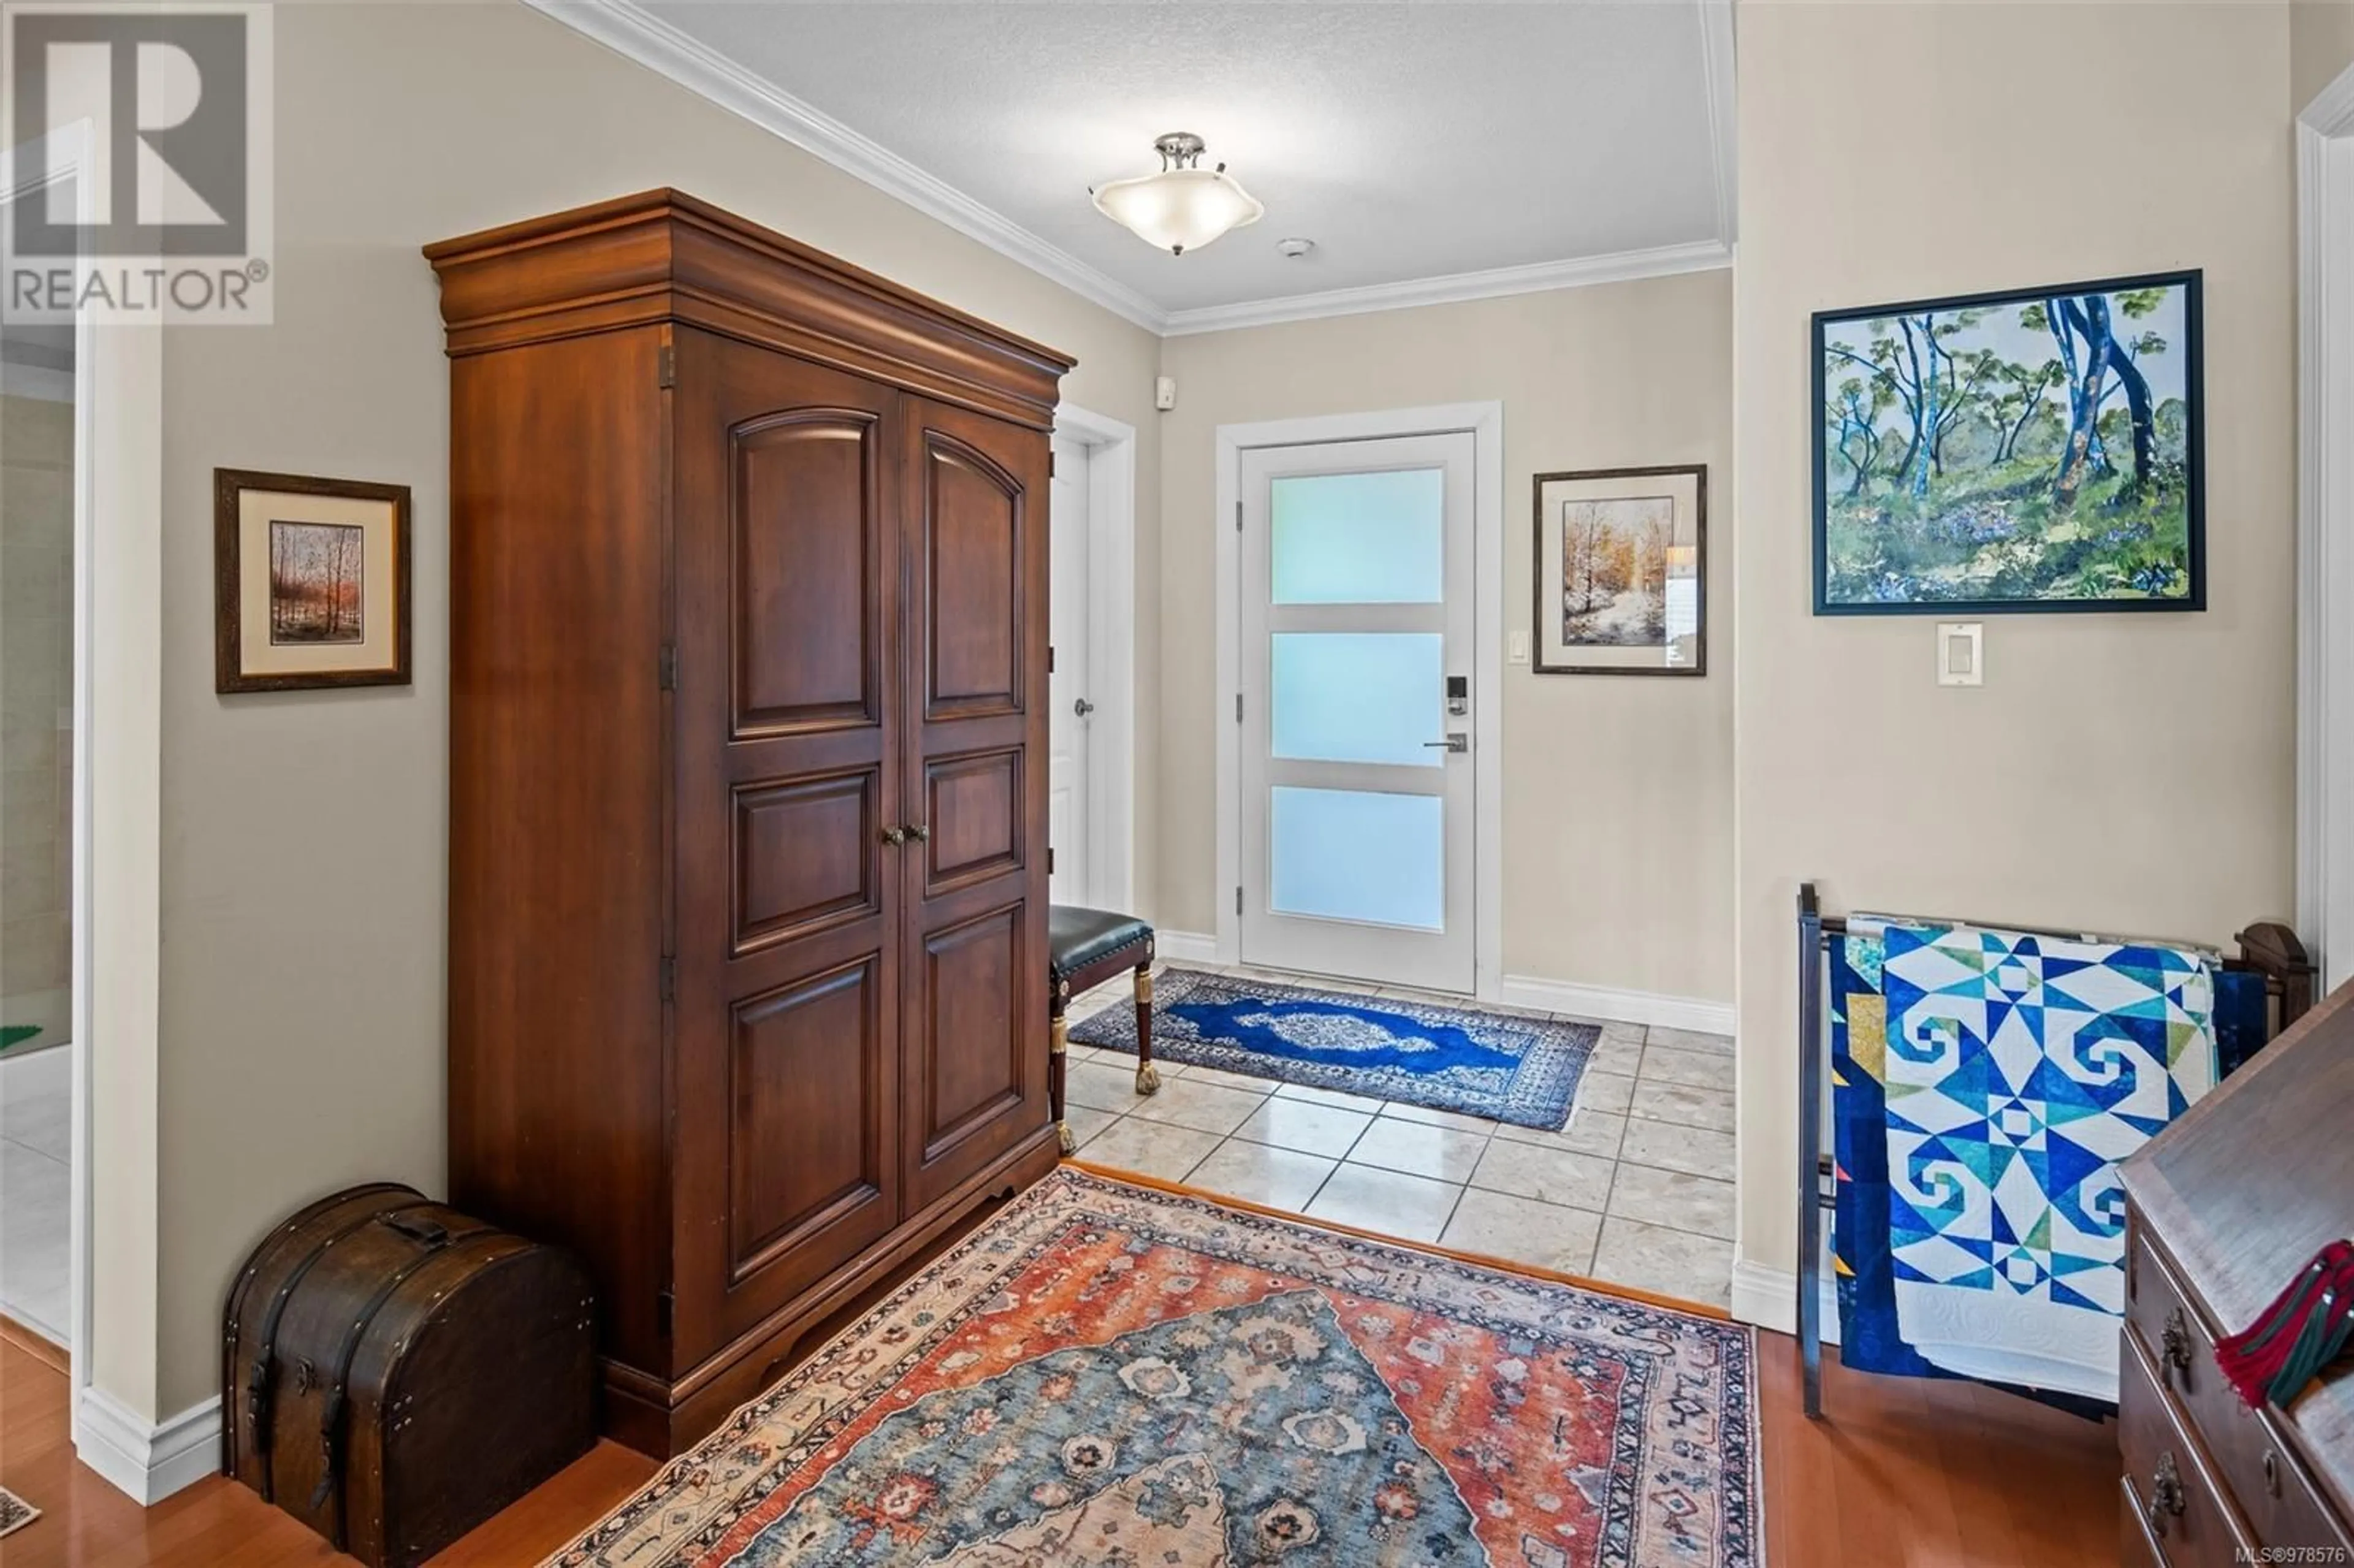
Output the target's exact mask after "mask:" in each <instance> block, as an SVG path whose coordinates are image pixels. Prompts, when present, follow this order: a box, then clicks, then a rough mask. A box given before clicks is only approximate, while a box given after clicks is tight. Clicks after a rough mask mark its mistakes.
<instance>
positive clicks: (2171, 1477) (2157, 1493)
mask: <svg viewBox="0 0 2354 1568" xmlns="http://www.w3.org/2000/svg"><path fill="white" fill-rule="evenodd" d="M2183 1501H2184V1499H2183V1495H2182V1476H2181V1472H2179V1471H2178V1470H2177V1469H2176V1468H2175V1467H2174V1455H2173V1454H2172V1453H2171V1452H2168V1453H2164V1454H2160V1455H2159V1456H2158V1468H2156V1469H2155V1470H2153V1471H2151V1472H2150V1477H2149V1501H2147V1503H2144V1504H2143V1505H2142V1510H2141V1511H2142V1517H2143V1518H2145V1519H2147V1520H2149V1530H2150V1533H2151V1534H2152V1535H2164V1534H2165V1533H2166V1521H2167V1520H2168V1519H2180V1518H2181V1517H2182V1504H2183Z"/></svg>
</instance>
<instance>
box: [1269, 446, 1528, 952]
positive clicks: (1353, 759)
mask: <svg viewBox="0 0 2354 1568" xmlns="http://www.w3.org/2000/svg"><path fill="white" fill-rule="evenodd" d="M1471 455H1472V438H1471V436H1470V434H1469V432H1458V433H1454V434H1448V435H1434V436H1405V437H1396V438H1392V439H1388V440H1362V441H1336V442H1331V443H1325V444H1320V445H1311V446H1290V447H1265V448H1255V449H1252V450H1246V451H1245V452H1244V453H1243V454H1242V462H1241V471H1240V478H1241V485H1242V520H1241V521H1242V565H1243V569H1242V574H1241V584H1242V595H1243V603H1242V618H1241V624H1242V630H1243V648H1242V660H1241V670H1242V692H1241V694H1240V695H1241V706H1240V712H1239V718H1240V725H1241V730H1242V736H1243V744H1242V747H1241V756H1242V802H1241V806H1242V810H1241V819H1242V886H1241V888H1240V890H1239V891H1240V897H1241V904H1242V912H1241V916H1242V918H1241V932H1242V959H1243V961H1244V962H1246V963H1250V964H1259V965H1265V966H1267V967H1270V968H1276V969H1300V970H1305V971H1307V972H1310V973H1312V974H1324V975H1337V976H1345V977H1350V978H1353V979H1358V980H1381V981H1392V982H1395V983H1398V984H1402V985H1412V986H1419V987H1424V988H1426V989H1429V990H1434V991H1466V992H1468V991H1470V990H1471V989H1472V985H1473V979H1474V976H1473V945H1472V906H1473V902H1474V899H1473V889H1474V867H1473V859H1472V855H1473V851H1472V844H1473V834H1472V810H1473V800H1474V798H1475V792H1474V789H1473V784H1472V780H1473V772H1472V770H1473V768H1476V767H1478V766H1479V758H1477V757H1476V756H1474V755H1473V754H1472V753H1471V751H1470V749H1469V747H1470V736H1471V717H1470V714H1471V707H1470V705H1471V704H1472V703H1473V702H1476V701H1482V700H1488V701H1492V700H1494V699H1493V697H1492V695H1490V694H1482V693H1478V692H1473V691H1472V690H1471V689H1470V684H1469V678H1470V674H1471V664H1472V560H1471V556H1472V549H1471V546H1472V467H1471Z"/></svg>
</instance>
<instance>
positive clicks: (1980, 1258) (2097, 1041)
mask: <svg viewBox="0 0 2354 1568" xmlns="http://www.w3.org/2000/svg"><path fill="white" fill-rule="evenodd" d="M1882 991H1883V995H1884V997H1885V1003H1886V1019H1887V1024H1886V1032H1885V1033H1886V1044H1885V1051H1886V1055H1885V1058H1884V1063H1883V1065H1884V1071H1885V1081H1886V1096H1887V1107H1886V1110H1887V1128H1888V1180H1889V1232H1890V1234H1889V1247H1890V1252H1891V1254H1892V1255H1893V1262H1894V1266H1895V1276H1896V1307H1897V1319H1898V1323H1899V1326H1900V1328H1901V1330H1902V1331H1903V1339H1904V1340H1905V1342H1906V1343H1908V1344H1910V1345H1913V1346H1914V1347H1915V1348H1917V1349H1918V1350H1919V1351H1920V1352H1921V1353H1922V1354H1923V1355H1924V1356H1925V1357H1926V1358H1927V1359H1929V1360H1930V1361H1933V1362H1935V1363H1936V1364H1937V1365H1939V1366H1943V1367H1945V1368H1946V1369H1947V1370H1949V1371H1953V1372H1961V1373H1964V1374H1965V1375H1967V1376H1972V1377H1985V1378H1989V1379H1993V1380H1995V1381H1999V1382H2012V1383H2026V1384H2029V1385H2031V1386H2035V1387H2046V1388H2058V1389H2062V1390H2065V1391H2067V1392H2071V1393H2082V1394H2086V1395H2089V1396H2092V1397H2095V1398H2115V1392H2116V1356H2117V1334H2116V1319H2117V1317H2118V1316H2119V1315H2120V1314H2121V1313H2122V1311H2123V1308H2124V1295H2125V1192H2124V1189H2123V1187H2122V1185H2121V1184H2120V1183H2119V1181H2118V1180H2117V1173H2116V1167H2117V1162H2118V1161H2120V1160H2124V1159H2125V1158H2126V1157H2127V1156H2128V1155H2130V1154H2132V1153H2133V1152H2134V1151H2135V1150H2138V1149H2139V1148H2140V1147H2141V1146H2142V1145H2143V1144H2144V1143H2146V1142H2147V1141H2148V1139H2150V1137H2151V1136H2152V1135H2154V1134H2155V1133H2157V1132H2158V1130H2159V1129H2160V1128H2164V1127H2165V1126H2166V1125H2167V1123H2168V1122H2169V1121H2171V1120H2173V1119H2174V1118H2176V1117H2177V1116H2179V1115H2180V1114H2181V1113H2182V1111H2183V1110H2184V1109H2186V1108H2187V1107H2189V1106H2190V1104H2191V1103H2192V1102H2193V1101H2195V1100H2197V1099H2198V1098H2199V1097H2200V1096H2201V1095H2203V1094H2205V1093H2206V1092H2207V1091H2208V1090H2209V1089H2210V1088H2211V1087H2213V1086H2214V1083H2215V1077H2216V1064H2215V1032H2214V964H2213V961H2212V958H2211V955H2207V954H2203V953H2200V952H2198V951H2195V950H2192V949H2189V948H2169V947H2161V946H2155V945H2140V944H2128V943H2104V942H2081V941H2070V940H2066V939H2062V938H2052V937H2046V936H2035V935H2028V934H2024V933H2019V932H2007V931H1997V930H1987V929H1982V928H1977V927H1953V926H1914V925H1905V924H1899V923H1893V922H1892V923H1890V924H1889V925H1888V926H1887V927H1886V930H1885V935H1884V956H1883V959H1882Z"/></svg>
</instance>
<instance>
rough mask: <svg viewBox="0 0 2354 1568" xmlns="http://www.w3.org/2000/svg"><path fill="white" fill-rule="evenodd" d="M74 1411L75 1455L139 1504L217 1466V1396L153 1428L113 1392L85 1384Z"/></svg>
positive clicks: (194, 1480)
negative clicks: (86, 1386)
mask: <svg viewBox="0 0 2354 1568" xmlns="http://www.w3.org/2000/svg"><path fill="white" fill-rule="evenodd" d="M74 1414H75V1420H74V1456H75V1457H77V1458H79V1459H80V1461H81V1462H82V1463H83V1464H85V1465H88V1466H89V1467H90V1468H91V1469H93V1470H96V1471H97V1472H98V1473H99V1474H100V1475H101V1476H102V1477H104V1478H105V1479H106V1481H107V1484H108V1485H110V1486H111V1487H113V1488H114V1489H116V1490H117V1491H120V1492H122V1493H124V1494H126V1495H128V1496H129V1497H130V1498H131V1499H133V1501H135V1502H137V1503H138V1504H139V1505H140V1506H142V1507H143V1508H145V1507H153V1506H154V1504H156V1503H159V1502H161V1501H163V1500H164V1499H165V1498H167V1497H170V1496H171V1495H172V1494H173V1493H174V1492H176V1491H178V1490H180V1489H182V1488H184V1487H192V1486H194V1485H196V1483H197V1482H198V1481H201V1480H203V1479H204V1478H206V1477H207V1476H209V1475H211V1474H212V1473H213V1472H214V1471H216V1470H217V1469H219V1468H220V1440H221V1402H220V1396H219V1395H217V1394H216V1395H214V1396H213V1397H212V1398H210V1399H207V1400H206V1401H205V1402H204V1403H203V1404H194V1405H190V1406H189V1407H188V1408H187V1409H186V1410H183V1411H182V1412H180V1414H177V1415H175V1416H173V1417H172V1418H171V1419H170V1420H168V1421H165V1422H164V1423H163V1424H162V1425H153V1426H151V1425H148V1424H147V1423H146V1422H145V1421H144V1420H143V1419H141V1418H140V1417H139V1416H138V1415H135V1414H133V1413H132V1411H131V1409H130V1408H129V1407H128V1406H127V1405H125V1404H123V1403H122V1401H121V1400H119V1399H116V1398H115V1397H114V1396H113V1395H112V1394H111V1393H107V1392H105V1391H104V1390H103V1389H100V1388H96V1387H88V1388H84V1389H83V1390H82V1391H81V1399H80V1404H79V1406H78V1407H77V1409H76V1410H75V1413H74Z"/></svg>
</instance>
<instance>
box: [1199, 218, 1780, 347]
mask: <svg viewBox="0 0 2354 1568" xmlns="http://www.w3.org/2000/svg"><path fill="white" fill-rule="evenodd" d="M1732 265H1733V248H1732V247H1731V246H1729V245H1726V244H1724V243H1723V241H1721V240H1715V239H1699V240H1694V241H1692V242H1691V243H1690V244H1688V245H1663V246H1660V247H1659V248H1658V249H1651V250H1620V251H1615V252H1613V253H1612V254H1610V255H1607V256H1574V257H1571V258H1570V259H1569V260H1565V261H1537V262H1532V263H1531V264H1530V265H1528V266H1524V267H1497V268H1493V269H1490V270H1487V271H1483V272H1455V273H1451V274H1449V275H1447V276H1446V277H1443V278H1410V279H1407V280H1406V281H1404V282H1399V283H1370V284H1367V285H1366V286H1364V287H1363V288H1359V289H1332V290H1329V291H1325V292H1323V293H1320V294H1288V295H1285V296H1284V297H1282V298H1280V299H1273V300H1245V301H1242V302H1239V303H1236V304H1231V305H1204V306H1202V307H1201V308H1199V309H1196V310H1190V311H1172V312H1171V313H1169V315H1168V317H1167V318H1166V324H1164V325H1163V326H1162V327H1161V334H1162V335H1163V336H1165V337H1187V336H1191V335H1192V334H1195V333H1204V332H1228V331H1232V330H1233V329H1234V328H1236V327H1254V326H1273V325H1275V324H1276V323H1279V322H1309V321H1321V320H1322V319H1324V318H1325V317H1327V316H1354V315H1363V314H1365V313H1368V312H1371V311H1402V310H1410V309H1412V308H1413V307H1415V306H1416V305H1451V304H1455V303H1458V302H1461V301H1464V300H1492V299H1498V298H1500V297H1502V296H1503V295H1506V294H1537V293H1543V292H1544V291H1547V290H1549V289H1578V288H1584V287H1585V286H1586V285H1588V284H1592V283H1624V282H1628V281H1632V280H1634V279H1638V278H1667V277H1672V276H1674V275H1675V274H1677V273H1679V272H1710V271H1714V270H1717V269H1719V268H1723V267H1730V266H1732Z"/></svg>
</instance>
